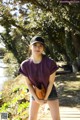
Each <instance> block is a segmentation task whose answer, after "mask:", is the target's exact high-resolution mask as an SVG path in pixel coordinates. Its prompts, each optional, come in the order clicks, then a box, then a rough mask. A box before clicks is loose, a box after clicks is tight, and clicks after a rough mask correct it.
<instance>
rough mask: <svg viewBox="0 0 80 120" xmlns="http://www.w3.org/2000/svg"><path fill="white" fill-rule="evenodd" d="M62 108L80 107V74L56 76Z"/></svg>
mask: <svg viewBox="0 0 80 120" xmlns="http://www.w3.org/2000/svg"><path fill="white" fill-rule="evenodd" d="M56 86H57V91H58V96H59V101H60V105H61V106H70V107H80V73H78V74H74V73H71V74H65V75H57V76H56Z"/></svg>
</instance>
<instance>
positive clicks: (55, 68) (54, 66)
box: [50, 60, 59, 75]
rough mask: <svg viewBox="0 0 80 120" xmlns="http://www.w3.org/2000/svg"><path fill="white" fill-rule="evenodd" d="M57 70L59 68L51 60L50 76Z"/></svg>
mask: <svg viewBox="0 0 80 120" xmlns="http://www.w3.org/2000/svg"><path fill="white" fill-rule="evenodd" d="M58 68H59V66H58V65H57V64H56V62H55V61H54V60H51V64H50V75H51V74H52V73H54V72H55V71H56V70H57V69H58Z"/></svg>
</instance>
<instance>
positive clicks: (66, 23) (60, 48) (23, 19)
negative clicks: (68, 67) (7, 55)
mask: <svg viewBox="0 0 80 120" xmlns="http://www.w3.org/2000/svg"><path fill="white" fill-rule="evenodd" d="M0 9H1V15H0V23H1V25H2V26H4V28H5V32H3V33H1V37H2V40H3V41H4V43H5V44H6V47H7V48H8V49H9V50H11V51H12V52H13V53H14V56H15V57H16V58H17V60H18V62H19V63H21V61H22V60H24V59H25V58H26V57H27V56H28V45H29V41H30V39H31V38H32V37H33V36H34V35H41V36H42V37H43V38H44V39H45V41H46V46H47V47H46V53H47V54H48V55H49V56H51V57H53V58H54V59H56V60H61V59H62V56H63V58H66V60H67V62H70V64H72V62H73V61H74V60H75V59H76V58H79V55H80V52H79V51H80V49H79V47H78V48H77V46H78V44H80V43H79V36H80V26H79V24H80V7H79V4H73V3H67V4H61V3H60V2H59V1H56V0H47V1H46V0H43V1H40V0H35V1H34V0H17V1H16V0H13V1H8V3H5V4H4V3H1V8H0ZM12 12H14V14H12ZM67 35H69V36H71V37H70V39H69V37H67ZM67 38H68V39H67ZM69 46H70V47H69ZM25 48H26V49H25ZM77 49H78V51H77ZM71 56H72V57H71Z"/></svg>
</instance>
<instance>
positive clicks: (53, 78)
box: [44, 72, 56, 100]
mask: <svg viewBox="0 0 80 120" xmlns="http://www.w3.org/2000/svg"><path fill="white" fill-rule="evenodd" d="M55 74H56V72H54V73H53V74H51V75H50V78H49V85H48V88H47V91H46V95H45V98H44V100H47V99H48V96H49V94H50V92H51V90H52V87H53V84H54V80H55Z"/></svg>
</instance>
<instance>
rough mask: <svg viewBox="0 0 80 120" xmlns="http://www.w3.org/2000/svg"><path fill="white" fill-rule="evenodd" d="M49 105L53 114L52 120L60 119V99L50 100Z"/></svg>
mask: <svg viewBox="0 0 80 120" xmlns="http://www.w3.org/2000/svg"><path fill="white" fill-rule="evenodd" d="M47 103H48V105H49V107H50V112H51V116H52V120H60V114H59V101H58V99H56V100H48V102H47Z"/></svg>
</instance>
